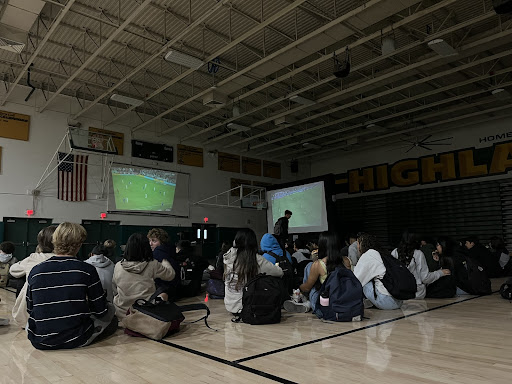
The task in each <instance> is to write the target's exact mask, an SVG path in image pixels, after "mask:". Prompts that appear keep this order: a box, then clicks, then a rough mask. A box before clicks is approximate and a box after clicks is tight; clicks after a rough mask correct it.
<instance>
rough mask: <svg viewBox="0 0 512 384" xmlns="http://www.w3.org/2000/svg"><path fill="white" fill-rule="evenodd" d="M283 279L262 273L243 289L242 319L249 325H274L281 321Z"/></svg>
mask: <svg viewBox="0 0 512 384" xmlns="http://www.w3.org/2000/svg"><path fill="white" fill-rule="evenodd" d="M281 287H282V285H281V279H279V278H278V277H273V276H268V275H266V274H264V273H260V274H259V275H257V276H256V277H254V278H253V279H251V280H249V282H248V283H247V284H246V285H245V287H244V288H243V295H242V312H241V314H240V318H241V320H242V321H243V322H244V323H247V324H253V325H257V324H274V323H279V322H280V321H281V305H282V299H281V296H282V289H281Z"/></svg>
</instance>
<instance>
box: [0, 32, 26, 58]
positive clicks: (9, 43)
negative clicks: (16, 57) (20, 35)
mask: <svg viewBox="0 0 512 384" xmlns="http://www.w3.org/2000/svg"><path fill="white" fill-rule="evenodd" d="M0 48H1V49H5V50H6V51H9V52H14V53H18V54H19V53H21V52H22V51H23V48H25V44H24V43H20V42H19V41H14V40H10V39H7V38H5V37H2V36H0Z"/></svg>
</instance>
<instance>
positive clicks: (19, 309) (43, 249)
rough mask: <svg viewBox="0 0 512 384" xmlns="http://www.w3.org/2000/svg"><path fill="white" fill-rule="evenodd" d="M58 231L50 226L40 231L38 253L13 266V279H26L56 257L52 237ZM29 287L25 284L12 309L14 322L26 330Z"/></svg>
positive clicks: (11, 272) (53, 226) (55, 227)
mask: <svg viewBox="0 0 512 384" xmlns="http://www.w3.org/2000/svg"><path fill="white" fill-rule="evenodd" d="M56 229H57V226H55V225H50V226H49V227H46V228H43V229H41V230H40V231H39V233H38V234H37V247H36V251H35V252H34V253H32V254H30V256H28V257H26V258H24V259H23V260H21V261H19V262H17V263H16V264H13V265H11V269H10V270H9V273H10V274H11V275H12V276H13V277H16V278H17V279H21V278H26V277H27V276H28V275H29V274H30V271H31V270H32V268H34V267H35V266H36V265H38V264H40V263H42V262H43V261H46V260H48V259H49V258H50V257H53V256H55V253H53V244H52V236H53V233H54V232H55V230H56ZM27 287H28V284H27V282H26V281H25V284H23V287H22V288H21V290H20V292H19V293H18V296H17V297H16V302H15V303H14V307H13V308H12V317H13V318H14V322H15V323H16V324H17V325H18V326H19V327H21V328H25V326H26V325H27V320H28V312H27Z"/></svg>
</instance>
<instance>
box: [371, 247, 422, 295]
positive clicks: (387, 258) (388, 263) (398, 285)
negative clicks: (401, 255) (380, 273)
mask: <svg viewBox="0 0 512 384" xmlns="http://www.w3.org/2000/svg"><path fill="white" fill-rule="evenodd" d="M380 256H381V258H382V262H383V263H384V266H385V267H386V274H385V275H384V277H383V278H382V284H384V287H386V289H387V290H388V292H389V293H390V295H391V296H393V297H394V298H395V299H397V300H409V299H414V298H415V297H416V291H417V290H418V286H417V285H416V278H415V277H414V275H413V274H412V273H411V272H410V271H409V270H408V269H407V267H406V266H405V264H403V263H402V262H401V261H400V260H398V259H395V258H394V257H393V256H391V255H389V254H382V255H380Z"/></svg>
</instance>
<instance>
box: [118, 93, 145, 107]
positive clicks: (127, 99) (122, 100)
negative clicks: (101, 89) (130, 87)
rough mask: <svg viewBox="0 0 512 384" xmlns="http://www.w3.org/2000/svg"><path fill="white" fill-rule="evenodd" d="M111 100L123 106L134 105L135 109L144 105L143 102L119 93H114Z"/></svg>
mask: <svg viewBox="0 0 512 384" xmlns="http://www.w3.org/2000/svg"><path fill="white" fill-rule="evenodd" d="M110 100H114V101H118V102H119V103H123V104H128V105H133V106H134V107H139V106H141V105H142V104H144V101H143V100H140V99H134V98H133V97H128V96H123V95H119V94H117V93H114V94H113V95H112V96H110Z"/></svg>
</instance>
